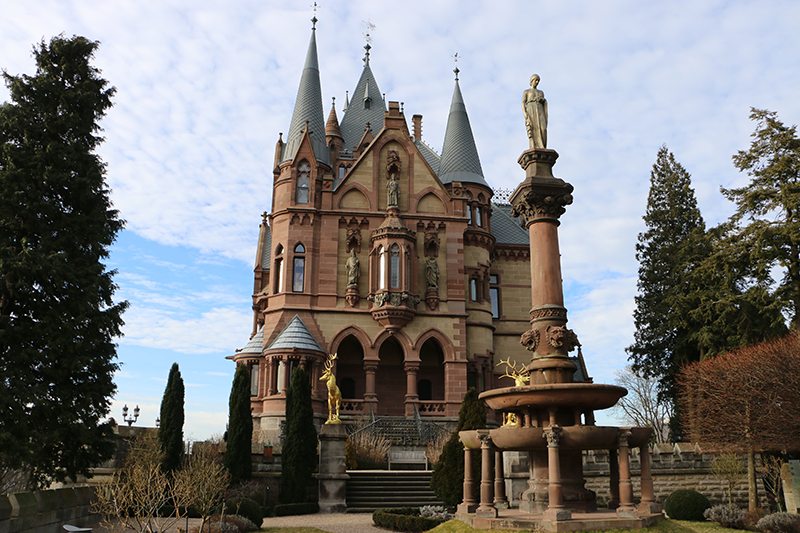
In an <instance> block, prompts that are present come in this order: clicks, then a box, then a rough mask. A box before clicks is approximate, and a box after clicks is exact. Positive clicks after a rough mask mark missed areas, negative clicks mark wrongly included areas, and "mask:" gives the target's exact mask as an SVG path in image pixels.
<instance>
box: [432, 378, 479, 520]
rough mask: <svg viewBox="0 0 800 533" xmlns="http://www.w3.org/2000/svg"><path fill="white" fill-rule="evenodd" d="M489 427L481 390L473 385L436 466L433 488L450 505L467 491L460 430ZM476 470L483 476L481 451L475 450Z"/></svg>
mask: <svg viewBox="0 0 800 533" xmlns="http://www.w3.org/2000/svg"><path fill="white" fill-rule="evenodd" d="M470 429H486V405H485V404H484V403H483V400H481V399H479V398H478V391H477V389H475V388H471V389H469V390H468V391H467V393H466V394H465V395H464V399H463V400H462V401H461V409H460V410H459V411H458V425H457V426H456V430H455V431H454V432H453V433H452V434H451V435H450V438H449V439H448V440H447V443H446V444H445V445H444V448H442V454H441V455H440V456H439V460H438V461H437V462H436V464H435V465H434V466H433V474H432V475H431V488H432V489H433V492H435V493H436V497H437V498H439V499H440V500H441V501H442V502H444V504H445V505H446V506H447V507H455V506H456V505H458V504H459V503H461V500H462V497H463V492H464V445H463V444H461V441H460V440H459V437H458V432H459V431H465V430H470ZM472 457H473V461H474V462H473V469H472V471H473V472H475V473H476V475H480V471H481V470H480V468H481V467H480V453H473V454H472Z"/></svg>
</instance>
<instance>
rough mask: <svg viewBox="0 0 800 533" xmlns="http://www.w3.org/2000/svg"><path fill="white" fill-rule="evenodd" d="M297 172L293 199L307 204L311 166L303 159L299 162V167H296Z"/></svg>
mask: <svg viewBox="0 0 800 533" xmlns="http://www.w3.org/2000/svg"><path fill="white" fill-rule="evenodd" d="M298 171H299V172H298V174H297V193H296V196H295V201H296V202H297V203H298V204H307V203H308V187H309V184H310V183H311V178H310V177H309V176H310V175H311V167H310V166H309V164H308V163H307V162H305V161H303V162H302V163H300V167H298Z"/></svg>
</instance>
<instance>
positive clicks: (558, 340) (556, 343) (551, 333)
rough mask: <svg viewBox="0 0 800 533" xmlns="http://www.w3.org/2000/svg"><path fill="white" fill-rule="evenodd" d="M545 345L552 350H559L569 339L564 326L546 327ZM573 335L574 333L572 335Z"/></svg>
mask: <svg viewBox="0 0 800 533" xmlns="http://www.w3.org/2000/svg"><path fill="white" fill-rule="evenodd" d="M546 331H547V343H548V344H549V345H550V346H552V347H553V348H561V347H562V346H564V342H565V341H566V340H567V338H568V337H569V333H568V332H569V330H568V329H567V328H565V327H564V326H547V330H546ZM573 335H574V333H573Z"/></svg>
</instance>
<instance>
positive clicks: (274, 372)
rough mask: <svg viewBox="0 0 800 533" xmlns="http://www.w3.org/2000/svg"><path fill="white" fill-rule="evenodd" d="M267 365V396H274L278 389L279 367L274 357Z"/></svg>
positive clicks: (268, 360)
mask: <svg viewBox="0 0 800 533" xmlns="http://www.w3.org/2000/svg"><path fill="white" fill-rule="evenodd" d="M266 363H267V365H266V366H267V396H272V395H273V394H275V393H276V392H277V388H278V365H277V362H276V361H275V358H274V357H270V358H269V359H267V361H266Z"/></svg>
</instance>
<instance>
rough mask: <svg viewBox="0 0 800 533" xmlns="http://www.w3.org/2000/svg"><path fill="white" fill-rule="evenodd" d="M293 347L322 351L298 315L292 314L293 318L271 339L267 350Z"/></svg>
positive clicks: (290, 348)
mask: <svg viewBox="0 0 800 533" xmlns="http://www.w3.org/2000/svg"><path fill="white" fill-rule="evenodd" d="M294 348H297V349H299V350H314V351H317V352H324V350H323V349H322V347H321V346H320V345H319V343H318V342H317V340H316V339H315V338H314V336H313V335H312V334H311V332H310V331H308V328H307V327H306V325H305V322H303V320H302V319H301V318H300V316H299V315H294V318H292V319H291V320H290V321H289V323H288V324H287V325H286V327H285V328H283V331H281V332H280V333H279V334H278V336H277V337H276V338H275V340H274V341H272V344H270V345H269V348H267V350H292V349H294Z"/></svg>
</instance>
